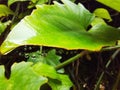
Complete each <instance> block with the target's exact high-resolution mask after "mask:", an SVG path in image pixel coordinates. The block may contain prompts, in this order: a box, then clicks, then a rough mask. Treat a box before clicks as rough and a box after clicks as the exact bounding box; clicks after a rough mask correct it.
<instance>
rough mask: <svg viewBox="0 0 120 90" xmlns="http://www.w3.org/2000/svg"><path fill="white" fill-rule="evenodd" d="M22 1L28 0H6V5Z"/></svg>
mask: <svg viewBox="0 0 120 90" xmlns="http://www.w3.org/2000/svg"><path fill="white" fill-rule="evenodd" d="M24 1H30V0H8V6H10V5H12V4H13V3H15V2H24Z"/></svg>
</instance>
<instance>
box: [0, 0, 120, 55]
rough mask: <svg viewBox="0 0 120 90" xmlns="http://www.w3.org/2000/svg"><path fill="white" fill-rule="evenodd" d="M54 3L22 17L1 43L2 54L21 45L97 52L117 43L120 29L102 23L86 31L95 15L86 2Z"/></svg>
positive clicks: (41, 6)
mask: <svg viewBox="0 0 120 90" xmlns="http://www.w3.org/2000/svg"><path fill="white" fill-rule="evenodd" d="M54 3H55V4H54V5H38V6H37V9H36V10H34V11H33V12H32V14H31V15H30V16H27V17H25V18H24V19H22V20H21V21H20V23H18V24H17V25H16V26H15V27H14V28H13V29H12V31H11V32H10V34H9V35H8V37H7V38H6V40H5V41H4V42H3V44H2V45H1V47H0V51H1V53H3V54H6V53H8V52H10V51H11V50H13V49H15V48H16V47H19V46H21V45H42V46H49V47H58V48H65V49H68V50H73V49H86V50H92V51H98V50H100V49H101V48H102V47H103V46H111V45H115V41H116V40H119V39H120V30H118V29H116V28H113V27H110V26H107V25H103V24H102V25H95V26H93V28H92V29H90V30H88V31H87V28H88V26H89V25H90V24H91V22H92V21H93V19H94V15H93V14H91V13H90V12H89V11H88V10H86V9H85V8H84V6H83V5H81V4H78V5H76V4H74V3H72V2H71V1H69V0H63V3H64V4H60V3H57V2H54ZM103 33H104V34H103ZM108 36H109V37H108Z"/></svg>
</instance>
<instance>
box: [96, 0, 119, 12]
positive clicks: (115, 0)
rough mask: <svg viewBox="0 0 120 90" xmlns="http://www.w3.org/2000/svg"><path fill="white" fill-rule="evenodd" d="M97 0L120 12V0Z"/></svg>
mask: <svg viewBox="0 0 120 90" xmlns="http://www.w3.org/2000/svg"><path fill="white" fill-rule="evenodd" d="M97 1H98V2H100V3H102V4H105V5H107V6H109V7H111V8H113V9H115V10H117V11H119V12H120V0H97Z"/></svg>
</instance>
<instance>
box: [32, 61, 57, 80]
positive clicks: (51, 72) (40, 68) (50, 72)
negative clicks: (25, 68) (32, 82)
mask: <svg viewBox="0 0 120 90" xmlns="http://www.w3.org/2000/svg"><path fill="white" fill-rule="evenodd" d="M33 69H34V71H35V72H36V73H38V74H39V75H42V76H45V77H49V78H52V79H59V75H58V74H57V72H56V70H55V68H54V67H52V66H50V65H47V64H43V63H41V62H40V63H36V64H35V65H34V66H33Z"/></svg>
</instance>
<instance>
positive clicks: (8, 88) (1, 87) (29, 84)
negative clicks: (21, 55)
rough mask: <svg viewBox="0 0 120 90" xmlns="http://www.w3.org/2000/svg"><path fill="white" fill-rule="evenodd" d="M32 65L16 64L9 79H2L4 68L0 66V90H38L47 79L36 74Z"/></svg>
mask: <svg viewBox="0 0 120 90" xmlns="http://www.w3.org/2000/svg"><path fill="white" fill-rule="evenodd" d="M31 64H32V63H25V62H21V63H18V64H17V63H16V64H14V65H13V66H12V70H11V77H10V79H6V78H5V77H4V68H3V66H0V81H1V82H0V90H39V88H40V86H41V85H43V84H44V83H46V82H47V78H45V77H43V76H41V75H38V74H36V72H35V71H34V70H33V69H32V67H31Z"/></svg>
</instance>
